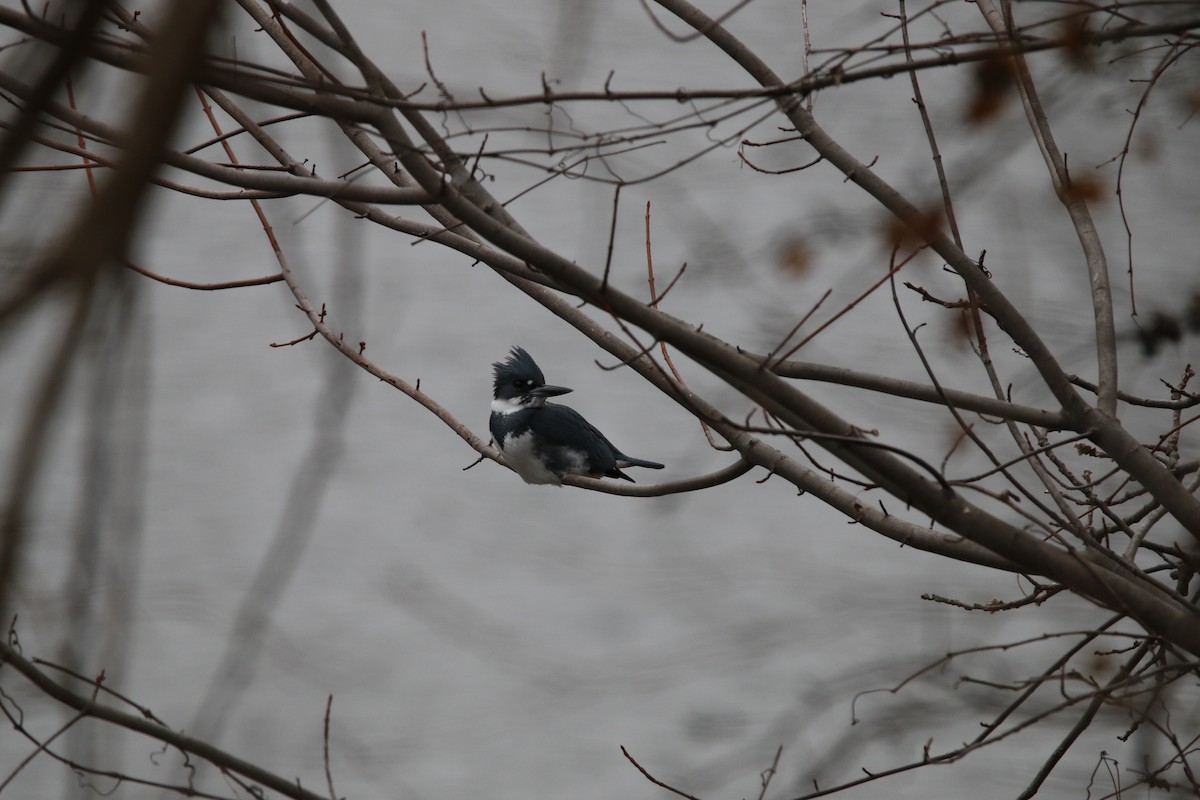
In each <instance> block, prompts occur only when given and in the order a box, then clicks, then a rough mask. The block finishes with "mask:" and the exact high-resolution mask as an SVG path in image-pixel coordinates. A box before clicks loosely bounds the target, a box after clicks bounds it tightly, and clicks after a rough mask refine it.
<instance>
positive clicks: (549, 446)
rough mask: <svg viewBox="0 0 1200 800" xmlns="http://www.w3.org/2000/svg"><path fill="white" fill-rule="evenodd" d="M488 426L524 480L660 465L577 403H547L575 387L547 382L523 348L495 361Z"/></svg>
mask: <svg viewBox="0 0 1200 800" xmlns="http://www.w3.org/2000/svg"><path fill="white" fill-rule="evenodd" d="M492 374H493V380H492V393H493V397H494V398H495V399H493V400H492V418H491V424H490V427H491V429H492V436H493V437H495V440H496V446H497V447H499V448H500V452H502V453H504V459H505V460H506V461H507V462H508V463H509V466H511V467H512V468H513V469H514V470H516V471H517V474H518V475H520V476H521V477H522V478H524V479H525V482H526V483H548V484H552V485H554V486H562V481H563V478H564V477H566V476H567V475H586V476H588V477H590V478H602V477H609V478H622V479H624V480H627V481H629V482H631V483H632V482H634V481H633V478H631V477H629V476H628V475H626V474H625V473H624V472H621V468H622V467H649V468H650V469H662V468H663V465H662V464H658V463H656V462H654V461H645V460H643V459H640V458H633V457H631V456H627V455H625V454H624V453H622V452H621V451H620V450H618V449H617V448H616V447H614V446H613V444H612V442H610V441H609V440H608V439H606V438H605V437H604V434H603V433H601V432H600V431H598V430H596V429H595V428H594V427H592V425H591V424H590V423H589V422H588V421H587V420H586V419H584V418H583V416H582V415H581V414H580V413H579V412H578V411H576V410H575V409H573V408H569V407H567V406H563V405H559V404H558V403H547V402H546V398H547V397H555V396H557V395H560V394H566V393H567V392H569V391H571V390H570V389H567V388H566V387H564V386H547V385H546V379H545V377H543V375H542V371H541V370H540V369H538V365H537V364H536V363H534V360H533V359H532V358H531V357H530V356H529V353H527V352H525V350H524V349H522V348H520V347H514V348H513V349H512V352H511V353H510V354H509V356H508V359H507V360H506V361H497V362H496V363H494V364H492Z"/></svg>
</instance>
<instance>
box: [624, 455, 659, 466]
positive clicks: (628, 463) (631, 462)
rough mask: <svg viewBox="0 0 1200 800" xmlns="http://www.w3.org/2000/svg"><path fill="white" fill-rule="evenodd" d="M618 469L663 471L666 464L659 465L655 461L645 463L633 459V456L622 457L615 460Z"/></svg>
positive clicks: (640, 459)
mask: <svg viewBox="0 0 1200 800" xmlns="http://www.w3.org/2000/svg"><path fill="white" fill-rule="evenodd" d="M617 466H618V467H646V468H647V469H664V468H665V467H666V464H659V463H658V462H657V461H647V460H646V459H644V458H634V457H633V456H626V455H622V456H620V457H618V458H617Z"/></svg>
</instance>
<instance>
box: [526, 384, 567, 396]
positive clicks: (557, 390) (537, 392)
mask: <svg viewBox="0 0 1200 800" xmlns="http://www.w3.org/2000/svg"><path fill="white" fill-rule="evenodd" d="M571 391H574V390H573V389H568V388H567V387H565V386H539V387H538V388H536V389H534V390H533V391H532V392H530V394H531V395H533V396H534V397H557V396H558V395H560V394H566V393H567V392H571Z"/></svg>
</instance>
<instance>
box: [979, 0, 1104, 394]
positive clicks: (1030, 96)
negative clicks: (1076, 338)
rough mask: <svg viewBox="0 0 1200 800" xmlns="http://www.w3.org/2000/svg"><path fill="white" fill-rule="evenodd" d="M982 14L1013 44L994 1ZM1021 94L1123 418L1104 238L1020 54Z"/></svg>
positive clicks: (1016, 66) (1014, 60)
mask: <svg viewBox="0 0 1200 800" xmlns="http://www.w3.org/2000/svg"><path fill="white" fill-rule="evenodd" d="M1002 2H1004V4H1005V8H1006V10H1008V11H1011V8H1010V6H1009V3H1008V0H1002ZM977 5H978V6H979V10H980V11H981V12H982V13H983V16H984V19H985V20H987V23H988V26H989V27H990V28H991V29H992V32H993V33H994V34H995V36H996V38H997V39H999V40H1001V41H1004V40H1006V39H1012V28H1011V25H1010V22H1011V20H1009V19H1006V18H1005V16H1003V15H1001V13H1000V12H999V10H998V9H997V8H996V6H995V5H994V3H993V2H992V0H979V2H978V3H977ZM1011 64H1012V66H1013V72H1014V76H1015V78H1016V85H1017V91H1018V92H1019V93H1020V95H1021V102H1022V104H1023V105H1024V107H1025V115H1026V116H1027V117H1028V118H1029V126H1030V128H1031V129H1032V130H1033V135H1034V138H1035V139H1036V140H1037V143H1038V147H1039V148H1040V149H1041V151H1042V157H1043V158H1044V159H1045V161H1046V166H1047V167H1048V168H1049V170H1050V180H1051V182H1052V183H1053V184H1054V192H1055V194H1057V195H1058V199H1059V201H1060V202H1061V203H1062V204H1063V207H1064V208H1066V210H1067V214H1068V215H1070V217H1071V223H1072V224H1073V225H1074V226H1075V233H1076V235H1077V236H1078V237H1079V244H1080V245H1081V246H1082V248H1083V255H1084V258H1085V260H1086V261H1087V268H1088V275H1089V277H1090V280H1091V290H1092V316H1093V320H1094V323H1095V329H1096V366H1097V380H1096V383H1097V385H1098V387H1099V389H1098V391H1097V405H1098V406H1099V409H1100V411H1102V412H1103V413H1104V414H1107V415H1108V416H1110V417H1116V415H1117V333H1116V326H1115V324H1114V322H1113V303H1112V287H1111V286H1110V284H1109V279H1108V262H1107V260H1106V259H1105V256H1104V246H1103V244H1102V243H1101V241H1100V233H1099V231H1097V230H1096V223H1095V222H1094V221H1093V220H1092V215H1091V212H1090V211H1089V210H1088V206H1087V201H1086V199H1085V198H1084V197H1083V195H1082V193H1081V192H1079V191H1077V190H1076V189H1075V188H1074V187H1073V186H1072V185H1071V175H1070V172H1069V171H1068V170H1067V164H1066V160H1065V159H1064V158H1063V155H1062V153H1061V152H1059V149H1058V145H1057V144H1056V143H1055V141H1054V134H1053V132H1052V131H1051V130H1050V121H1049V119H1047V117H1046V112H1045V109H1044V108H1043V107H1042V102H1041V99H1040V98H1039V97H1038V93H1037V88H1036V87H1035V86H1034V83H1033V75H1032V74H1031V73H1030V71H1029V64H1028V62H1027V61H1026V60H1025V57H1024V55H1022V54H1021V53H1020V52H1015V53H1014V54H1013V55H1012V57H1011Z"/></svg>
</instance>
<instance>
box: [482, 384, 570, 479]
mask: <svg viewBox="0 0 1200 800" xmlns="http://www.w3.org/2000/svg"><path fill="white" fill-rule="evenodd" d="M498 402H502V401H499V400H497V401H494V402H493V403H492V408H493V409H495V407H496V403H498ZM500 451H501V452H502V453H504V460H505V461H507V462H508V464H509V466H511V467H512V468H513V469H515V470H516V471H517V474H518V475H520V476H521V477H522V478H523V479H524V480H525V482H526V483H541V484H549V485H550V486H562V479H561V478H559V477H558V476H557V475H555V474H554V473H553V472H551V471H550V470H548V469H546V468H545V467H544V466H543V465H542V460H541V459H540V458H538V457H537V453H536V452H534V448H533V434H532V433H523V434H521V435H520V436H508V437H507V438H506V439H505V440H504V444H503V445H502V446H501V447H500Z"/></svg>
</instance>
